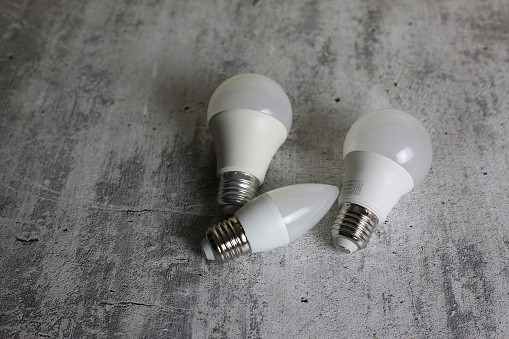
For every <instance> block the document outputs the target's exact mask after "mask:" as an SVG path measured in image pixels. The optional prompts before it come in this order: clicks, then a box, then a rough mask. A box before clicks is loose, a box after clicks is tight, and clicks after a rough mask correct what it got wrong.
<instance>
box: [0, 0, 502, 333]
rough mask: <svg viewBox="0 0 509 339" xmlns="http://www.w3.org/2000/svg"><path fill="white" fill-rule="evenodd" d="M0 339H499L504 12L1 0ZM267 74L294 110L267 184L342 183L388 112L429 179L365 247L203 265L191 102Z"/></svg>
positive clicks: (305, 243)
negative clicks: (421, 134) (346, 155)
mask: <svg viewBox="0 0 509 339" xmlns="http://www.w3.org/2000/svg"><path fill="white" fill-rule="evenodd" d="M0 32H1V34H0V158H1V161H0V276H1V280H0V337H2V338H18V337H19V338H46V337H51V338H55V337H59V338H115V337H128V338H142V337H146V338H352V337H357V338H391V337H408V338H429V337H444V338H483V337H486V338H509V294H508V293H509V218H508V214H509V204H508V202H509V195H508V192H509V180H508V177H509V175H508V174H509V171H508V159H509V150H508V145H509V143H508V140H509V137H508V135H509V133H508V132H509V129H508V124H509V123H508V120H509V119H508V117H509V116H508V111H509V95H508V91H509V3H508V2H507V1H505V0H499V1H474V0H470V1H465V0H448V1H440V2H437V1H432V0H424V1H414V2H406V1H402V0H394V1H346V0H345V1H315V0H311V1H265V0H254V1H214V2H212V1H177V0H173V1H172V0H161V1H127V0H126V1H123V2H122V1H102V0H90V1H77V0H72V1H64V0H53V1H51V0H41V1H33V0H32V1H30V0H23V1H6V0H1V1H0ZM245 72H256V73H261V74H265V75H267V76H269V77H271V78H273V79H275V80H277V81H278V82H279V83H280V84H281V85H282V86H283V88H285V90H286V91H287V93H288V95H289V97H290V100H291V102H292V105H293V110H294V121H293V127H292V130H291V132H290V135H289V137H288V140H287V141H286V143H285V144H283V146H282V147H281V148H280V150H279V151H278V152H277V153H276V155H275V157H274V159H273V161H272V163H271V166H270V168H269V171H268V173H267V177H266V183H265V185H264V190H265V191H268V190H271V189H273V188H277V187H281V186H285V185H289V184H294V183H305V182H318V183H327V184H334V185H338V186H340V185H341V181H342V175H343V173H344V167H343V164H342V144H343V140H344V137H345V135H346V132H347V131H348V129H349V127H350V126H351V125H352V123H353V122H354V121H355V120H356V119H357V118H359V117H360V116H361V115H362V114H364V113H367V112H369V111H371V110H374V109H378V108H384V107H394V108H399V109H403V110H406V111H408V112H410V113H412V114H413V115H415V116H416V117H417V118H418V119H419V120H421V121H422V122H423V124H424V125H425V126H426V128H427V129H428V130H429V132H430V135H431V138H432V142H433V145H434V160H433V164H432V170H431V172H430V174H429V175H428V176H427V178H426V179H425V181H424V182H423V183H422V184H421V185H420V186H418V187H417V188H415V189H414V190H413V191H412V192H411V193H409V194H408V195H406V196H404V197H403V198H402V199H401V201H400V202H399V204H398V205H397V206H396V207H395V209H394V210H393V211H392V212H391V214H390V215H389V217H388V220H387V221H386V222H385V223H383V224H382V225H380V227H379V228H378V229H377V231H376V233H375V235H374V236H373V238H372V240H371V243H370V245H369V246H368V248H367V249H366V250H364V251H361V252H359V253H357V254H354V255H350V256H348V255H341V254H339V253H338V252H337V251H336V250H335V249H334V248H333V245H332V240H331V237H330V231H329V227H330V225H331V223H332V222H333V220H334V219H335V216H336V214H337V213H338V206H337V204H335V205H334V207H333V208H332V210H331V211H330V212H329V213H328V214H327V216H326V217H325V218H324V219H323V220H322V221H321V222H320V223H319V224H318V225H317V226H316V227H315V228H314V229H312V230H311V231H310V232H309V233H308V234H306V235H305V236H303V237H302V238H300V239H298V240H297V241H295V242H293V243H291V244H289V245H288V246H286V247H283V248H279V249H277V250H273V251H270V252H265V253H260V254H258V255H251V256H248V257H244V258H241V259H239V260H237V261H234V262H230V263H226V264H216V263H209V262H207V261H206V260H205V259H204V257H203V255H202V253H201V252H200V247H199V242H200V240H201V239H202V237H203V234H204V232H205V230H206V229H207V228H208V227H209V226H211V225H212V224H214V223H215V222H217V221H219V220H221V217H220V215H219V213H218V210H217V207H216V204H215V194H216V188H217V179H216V178H215V151H214V148H213V144H212V138H211V135H210V132H208V130H207V125H206V106H207V103H208V100H209V98H210V96H211V94H212V92H213V91H214V89H215V88H216V87H217V86H218V85H219V84H220V83H221V82H222V81H223V80H225V79H226V78H228V77H230V76H232V75H235V74H238V73H245Z"/></svg>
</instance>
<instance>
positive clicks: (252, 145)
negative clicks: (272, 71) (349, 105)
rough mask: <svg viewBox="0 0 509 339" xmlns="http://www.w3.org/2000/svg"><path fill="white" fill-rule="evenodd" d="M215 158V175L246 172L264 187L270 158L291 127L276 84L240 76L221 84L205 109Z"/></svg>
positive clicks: (289, 109)
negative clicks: (214, 149) (212, 139)
mask: <svg viewBox="0 0 509 339" xmlns="http://www.w3.org/2000/svg"><path fill="white" fill-rule="evenodd" d="M207 120H208V123H209V129H210V131H211V133H212V137H213V138H214V144H215V148H216V155H217V175H218V176H219V175H221V174H222V173H225V172H243V173H248V174H250V175H252V176H254V177H256V179H257V180H258V181H259V184H260V185H261V184H263V182H264V180H265V174H266V172H267V168H268V167H269V164H270V161H271V160H272V157H273V156H274V154H275V153H276V151H277V150H278V148H279V147H280V146H281V144H282V143H283V142H284V141H285V140H286V137H287V136H288V131H289V130H290V127H291V125H292V107H291V105H290V100H289V99H288V96H287V95H286V93H285V91H284V90H283V89H282V88H281V86H279V85H278V84H277V83H276V82H275V81H273V80H271V79H269V78H267V77H265V76H263V75H259V74H241V75H237V76H234V77H231V78H229V79H228V80H226V81H225V82H223V83H222V84H221V85H220V86H219V87H218V88H217V89H216V91H215V92H214V94H212V97H211V99H210V102H209V106H208V109H207Z"/></svg>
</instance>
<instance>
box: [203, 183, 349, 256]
mask: <svg viewBox="0 0 509 339" xmlns="http://www.w3.org/2000/svg"><path fill="white" fill-rule="evenodd" d="M338 194H339V189H338V188H337V187H336V186H331V185H323V184H300V185H291V186H286V187H282V188H278V189H275V190H272V191H270V192H267V193H264V194H262V195H260V196H258V197H256V198H255V199H253V200H252V201H250V202H248V203H247V204H246V205H244V206H243V207H241V208H240V209H239V210H238V211H237V212H235V214H234V215H233V216H232V217H231V218H229V219H227V220H224V221H223V222H220V223H218V224H217V225H215V226H213V227H210V228H209V229H208V230H207V232H206V234H205V239H204V240H203V241H202V243H201V246H202V249H203V252H204V253H205V256H206V257H207V259H209V260H217V261H220V262H224V261H228V260H231V259H234V258H237V257H240V256H242V255H247V254H250V253H256V252H263V251H268V250H271V249H273V248H276V247H280V246H283V245H286V244H287V243H289V242H290V241H293V240H295V239H297V238H298V237H300V236H301V235H303V234H304V233H306V232H307V231H308V230H309V229H311V228H312V227H313V226H314V225H316V224H317V223H318V222H319V221H320V220H321V219H322V218H323V216H324V215H325V214H326V213H327V211H329V209H330V208H331V206H332V204H333V203H334V201H335V200H336V198H337V197H338Z"/></svg>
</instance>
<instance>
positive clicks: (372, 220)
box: [332, 202, 379, 254]
mask: <svg viewBox="0 0 509 339" xmlns="http://www.w3.org/2000/svg"><path fill="white" fill-rule="evenodd" d="M378 222H379V220H378V218H377V217H376V215H375V213H373V212H372V211H371V210H369V209H367V208H365V207H363V206H360V205H357V204H353V203H347V202H345V203H342V204H341V205H340V206H339V215H338V217H337V219H336V221H334V224H333V225H332V238H333V239H334V244H335V245H336V247H337V249H338V250H339V251H341V252H343V253H348V254H349V253H353V252H356V251H358V250H362V249H364V248H366V246H367V244H368V242H369V239H370V238H371V235H372V234H373V231H374V230H375V227H376V225H377V224H378Z"/></svg>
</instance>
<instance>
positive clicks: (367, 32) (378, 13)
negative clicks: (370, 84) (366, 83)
mask: <svg viewBox="0 0 509 339" xmlns="http://www.w3.org/2000/svg"><path fill="white" fill-rule="evenodd" d="M377 4H378V3H377ZM382 18H383V12H382V7H381V6H380V5H377V6H374V5H373V7H372V5H371V4H370V3H368V4H367V8H366V12H365V15H363V16H362V17H361V18H359V19H358V22H359V24H360V27H361V28H362V32H361V33H360V37H361V38H360V39H358V40H356V41H355V59H356V65H357V70H358V71H359V70H361V69H362V70H365V71H366V72H367V74H368V75H369V76H373V74H374V73H375V72H376V71H377V69H378V66H377V64H376V61H375V52H376V50H377V48H378V44H379V43H380V34H382V27H381V21H382Z"/></svg>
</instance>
